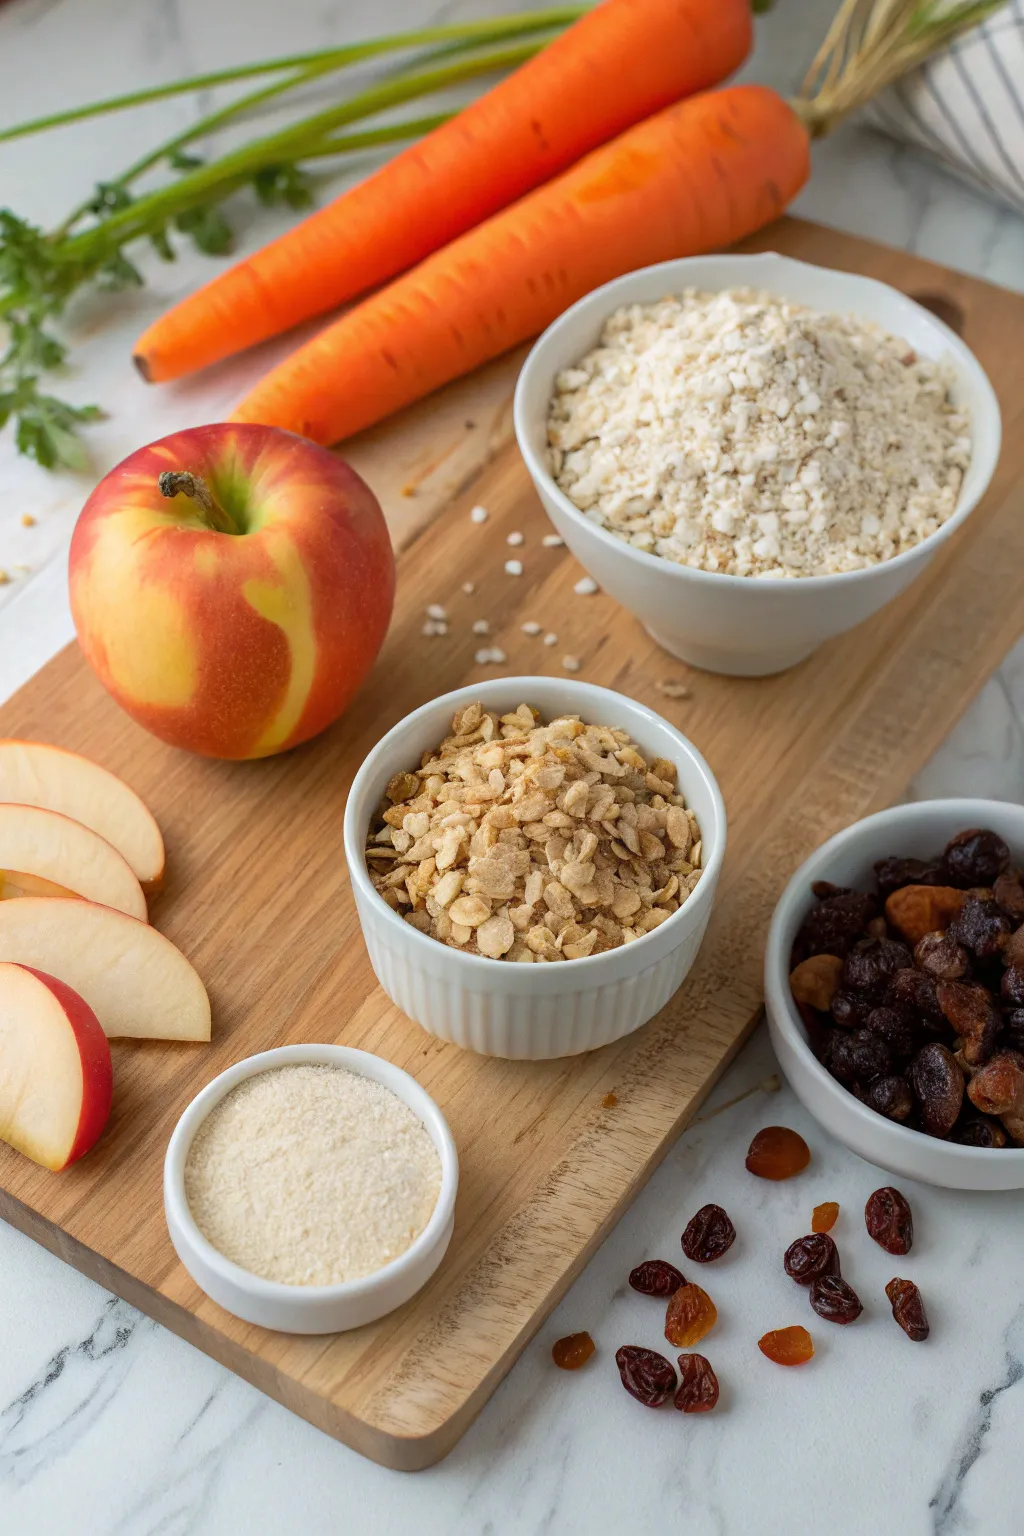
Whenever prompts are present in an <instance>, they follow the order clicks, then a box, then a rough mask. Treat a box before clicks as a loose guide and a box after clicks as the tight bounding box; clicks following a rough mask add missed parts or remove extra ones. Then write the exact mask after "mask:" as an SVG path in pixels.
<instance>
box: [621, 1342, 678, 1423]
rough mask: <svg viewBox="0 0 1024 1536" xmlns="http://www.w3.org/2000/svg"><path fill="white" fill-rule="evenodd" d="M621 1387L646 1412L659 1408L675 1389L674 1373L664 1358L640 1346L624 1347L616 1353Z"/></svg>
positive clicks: (656, 1352)
mask: <svg viewBox="0 0 1024 1536" xmlns="http://www.w3.org/2000/svg"><path fill="white" fill-rule="evenodd" d="M615 1364H616V1365H617V1366H618V1368H619V1377H620V1379H621V1381H622V1385H623V1386H624V1387H625V1389H626V1391H627V1392H628V1393H629V1394H630V1396H631V1397H635V1398H636V1400H637V1402H638V1403H643V1405H644V1407H645V1408H660V1407H661V1405H662V1403H664V1402H665V1401H666V1400H667V1399H668V1398H669V1397H671V1395H672V1393H673V1392H674V1391H675V1389H676V1373H675V1371H674V1370H673V1369H672V1366H671V1364H670V1363H669V1361H667V1360H666V1359H665V1356H664V1355H659V1354H658V1351H657V1350H656V1349H644V1348H643V1347H642V1346H641V1345H639V1344H623V1345H622V1348H621V1349H617V1350H616V1351H615Z"/></svg>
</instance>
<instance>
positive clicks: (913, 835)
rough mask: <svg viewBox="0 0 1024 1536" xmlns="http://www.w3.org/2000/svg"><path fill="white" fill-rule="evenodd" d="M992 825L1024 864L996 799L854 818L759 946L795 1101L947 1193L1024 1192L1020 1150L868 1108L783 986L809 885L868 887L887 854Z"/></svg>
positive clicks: (1023, 839) (802, 879) (853, 1143)
mask: <svg viewBox="0 0 1024 1536" xmlns="http://www.w3.org/2000/svg"><path fill="white" fill-rule="evenodd" d="M967 827H988V828H991V830H992V831H993V832H998V833H999V835H1000V837H1002V838H1003V839H1004V841H1005V842H1006V843H1007V844H1008V846H1009V848H1010V851H1011V853H1012V855H1013V857H1014V860H1015V861H1016V862H1017V863H1020V862H1021V861H1022V859H1024V806H1020V805H1010V804H1007V803H1006V802H1004V801H1002V800H920V801H916V802H914V803H913V804H910V805H897V806H893V808H892V809H891V810H888V811H879V813H878V814H877V815H876V816H867V817H865V818H864V820H863V821H857V822H854V824H853V826H852V827H847V828H846V830H845V832H840V833H838V834H837V835H836V836H835V837H833V838H830V839H829V841H828V842H827V843H823V844H822V846H821V847H820V848H819V849H818V850H817V851H816V852H815V853H812V854H811V856H810V858H809V859H807V860H806V862H805V863H803V864H801V866H800V868H799V869H798V870H797V872H796V874H795V875H794V876H793V878H792V880H791V881H790V882H789V884H788V885H787V886H786V889H785V890H784V891H783V893H782V896H781V897H780V899H779V904H778V906H777V907H776V908H775V915H774V917H773V918H772V924H771V928H770V930H769V933H768V944H767V948H766V950H765V963H764V991H765V1006H766V1009H767V1013H768V1028H769V1031H770V1033H771V1037H772V1044H773V1045H774V1047H775V1053H776V1055H777V1056H778V1058H779V1064H780V1066H781V1067H782V1070H783V1072H784V1073H785V1074H786V1077H787V1078H788V1079H789V1081H790V1083H791V1085H792V1087H793V1089H794V1091H795V1093H796V1095H797V1097H798V1098H799V1099H800V1100H801V1102H802V1103H803V1104H804V1106H805V1107H806V1108H807V1109H808V1110H809V1111H810V1113H811V1114H812V1115H813V1116H814V1117H815V1119H816V1120H818V1121H820V1122H821V1124H822V1125H823V1126H824V1127H825V1129H826V1130H827V1131H829V1132H831V1134H832V1135H833V1136H835V1137H836V1138H837V1140H839V1141H842V1142H844V1143H845V1144H846V1146H848V1147H850V1148H852V1150H853V1151H854V1152H857V1153H859V1154H860V1156H861V1157H864V1158H867V1160H868V1162H870V1163H877V1164H878V1166H879V1167H880V1168H886V1169H888V1170H889V1172H890V1173H897V1174H903V1175H906V1176H907V1177H909V1178H912V1179H922V1180H923V1181H924V1182H925V1183H926V1184H939V1185H942V1186H943V1187H944V1188H946V1189H1024V1149H1022V1150H1020V1151H1018V1150H1016V1149H1011V1148H1008V1147H1004V1148H1000V1149H998V1150H996V1149H989V1148H985V1147H961V1146H958V1145H957V1144H956V1142H952V1141H938V1140H937V1139H936V1138H935V1137H934V1136H926V1135H925V1134H924V1132H923V1131H912V1130H908V1129H907V1127H906V1126H903V1125H896V1124H895V1123H894V1122H893V1121H892V1120H886V1119H885V1117H884V1116H883V1115H878V1114H876V1113H875V1112H874V1110H871V1109H868V1108H867V1107H866V1106H865V1105H864V1104H862V1103H861V1102H860V1100H859V1099H855V1098H854V1096H853V1094H852V1093H848V1092H847V1090H846V1089H845V1088H844V1087H843V1086H842V1084H841V1083H838V1082H836V1080H835V1078H834V1077H833V1076H832V1075H831V1073H829V1072H826V1070H825V1068H824V1067H823V1066H822V1065H821V1063H820V1062H819V1061H818V1060H817V1058H816V1057H815V1056H814V1054H813V1052H812V1051H811V1048H810V1046H809V1045H808V1043H807V1037H806V1034H805V1031H804V1026H803V1022H802V1020H801V1018H800V1015H799V1013H798V1012H797V1010H796V1006H795V1004H794V1002H793V998H792V995H791V993H790V990H789V957H790V952H791V950H792V947H793V940H794V939H795V938H796V933H797V929H798V928H799V927H800V924H801V922H802V921H803V919H804V917H805V916H806V914H807V912H808V911H809V910H810V908H811V906H812V904H813V899H814V898H813V897H812V895H811V884H812V882H813V881H815V880H831V881H832V882H833V884H835V885H845V886H851V887H854V888H856V889H858V890H870V889H872V888H873V884H874V869H873V865H874V863H875V860H876V859H882V858H885V857H886V856H887V855H889V854H893V855H905V856H907V857H909V858H919V859H925V858H934V857H935V856H936V855H937V854H939V853H941V852H942V850H943V848H944V847H945V846H946V844H947V843H948V842H949V840H950V838H951V837H953V836H954V835H955V834H956V833H957V832H962V831H964V830H965V829H966V828H967Z"/></svg>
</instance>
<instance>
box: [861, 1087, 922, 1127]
mask: <svg viewBox="0 0 1024 1536" xmlns="http://www.w3.org/2000/svg"><path fill="white" fill-rule="evenodd" d="M864 1102H865V1104H867V1105H868V1107H869V1108H870V1109H873V1110H875V1112H876V1113H877V1114H879V1115H884V1116H885V1118H886V1119H887V1120H895V1121H896V1122H897V1124H902V1123H903V1121H904V1120H909V1118H910V1116H911V1114H912V1113H913V1110H914V1095H913V1093H912V1092H911V1089H910V1084H909V1083H908V1082H907V1080H906V1078H905V1077H897V1076H895V1075H893V1076H890V1077H876V1078H875V1081H874V1082H873V1083H872V1084H871V1086H870V1087H869V1088H868V1091H867V1093H866V1094H865V1096H864Z"/></svg>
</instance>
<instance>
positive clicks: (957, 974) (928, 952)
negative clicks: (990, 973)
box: [914, 933, 971, 981]
mask: <svg viewBox="0 0 1024 1536" xmlns="http://www.w3.org/2000/svg"><path fill="white" fill-rule="evenodd" d="M914 962H915V964H916V965H917V967H918V969H919V970H922V971H924V972H925V974H926V975H928V976H930V977H931V978H932V980H933V981H959V980H960V978H961V977H962V976H966V975H967V973H968V971H969V970H970V968H971V960H970V956H969V955H968V953H967V951H966V949H964V947H963V945H962V944H958V943H957V941H956V939H954V938H953V937H952V935H951V934H948V933H926V934H925V936H924V938H923V939H920V940H919V941H918V943H917V944H916V945H915V946H914Z"/></svg>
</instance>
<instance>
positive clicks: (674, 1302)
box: [665, 1285, 718, 1349]
mask: <svg viewBox="0 0 1024 1536" xmlns="http://www.w3.org/2000/svg"><path fill="white" fill-rule="evenodd" d="M717 1321H718V1308H717V1307H716V1306H715V1304H714V1302H713V1301H712V1300H711V1297H710V1296H709V1295H708V1293H707V1291H704V1290H701V1288H700V1286H699V1285H683V1286H680V1288H679V1290H678V1291H676V1293H675V1295H674V1296H672V1297H670V1298H669V1303H668V1310H667V1311H666V1313H665V1337H666V1339H668V1341H669V1343H670V1344H674V1345H675V1346H676V1348H677V1349H690V1348H691V1347H692V1346H693V1345H694V1344H699V1343H700V1341H701V1339H702V1338H703V1337H704V1335H705V1334H706V1333H710V1332H711V1330H712V1328H713V1327H714V1326H715V1324H716V1323H717Z"/></svg>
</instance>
